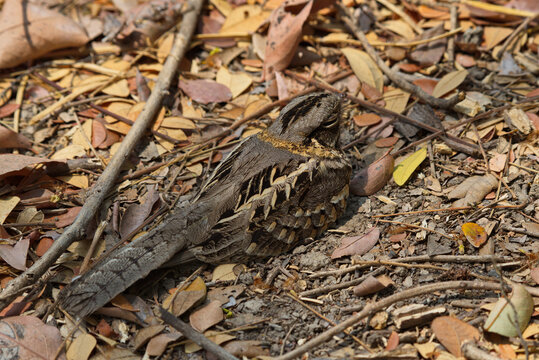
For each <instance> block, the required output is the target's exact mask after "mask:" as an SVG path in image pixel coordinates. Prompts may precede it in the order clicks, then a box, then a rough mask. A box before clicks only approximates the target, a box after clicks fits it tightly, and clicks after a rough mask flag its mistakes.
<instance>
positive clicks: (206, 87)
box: [180, 79, 232, 104]
mask: <svg viewBox="0 0 539 360" xmlns="http://www.w3.org/2000/svg"><path fill="white" fill-rule="evenodd" d="M180 88H181V89H182V90H183V91H185V93H186V94H187V95H188V96H189V97H190V98H191V99H193V100H195V101H197V102H199V103H201V104H209V103H214V102H225V101H229V100H230V99H231V98H232V92H231V91H230V89H229V88H228V87H226V86H225V85H223V84H219V83H218V82H215V81H213V80H183V79H182V80H180Z"/></svg>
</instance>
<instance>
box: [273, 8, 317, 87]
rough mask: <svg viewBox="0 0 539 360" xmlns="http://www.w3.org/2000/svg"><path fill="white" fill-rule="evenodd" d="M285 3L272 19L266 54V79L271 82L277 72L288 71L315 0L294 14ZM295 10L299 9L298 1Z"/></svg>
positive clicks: (275, 11) (274, 12) (274, 13)
mask: <svg viewBox="0 0 539 360" xmlns="http://www.w3.org/2000/svg"><path fill="white" fill-rule="evenodd" d="M287 5H289V4H288V3H286V2H284V3H283V4H281V6H279V7H278V8H277V9H275V10H274V11H273V12H272V14H271V17H270V26H269V30H268V40H267V43H266V54H265V59H264V79H266V80H271V79H273V77H274V74H275V72H276V71H283V70H284V69H286V67H287V66H288V64H290V61H292V58H293V57H294V54H295V53H296V49H297V47H298V45H299V42H300V40H301V34H302V29H303V23H305V21H306V20H307V17H308V16H309V14H310V12H311V9H312V7H313V0H309V1H304V2H303V8H300V11H299V12H297V13H296V14H294V13H293V12H292V11H293V9H289V8H287ZM295 5H296V6H295V7H294V9H298V6H297V5H301V4H298V1H296V4H295Z"/></svg>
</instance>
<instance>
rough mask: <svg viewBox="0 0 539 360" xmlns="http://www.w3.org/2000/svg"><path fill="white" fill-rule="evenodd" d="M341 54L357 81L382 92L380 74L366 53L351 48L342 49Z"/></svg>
mask: <svg viewBox="0 0 539 360" xmlns="http://www.w3.org/2000/svg"><path fill="white" fill-rule="evenodd" d="M342 53H343V54H344V56H346V59H347V60H348V62H349V63H350V66H351V67H352V70H353V71H354V74H355V75H356V76H357V77H358V79H359V80H361V81H362V82H364V83H366V84H368V85H370V86H372V87H373V88H375V89H376V90H378V91H379V92H383V86H384V79H383V75H382V72H381V71H380V69H379V68H378V65H376V64H375V63H374V61H372V59H371V58H370V57H369V55H368V54H367V53H366V52H364V51H361V50H357V49H353V48H344V49H342Z"/></svg>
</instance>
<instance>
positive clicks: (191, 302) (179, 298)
mask: <svg viewBox="0 0 539 360" xmlns="http://www.w3.org/2000/svg"><path fill="white" fill-rule="evenodd" d="M206 291H207V289H206V285H205V284H204V280H202V279H201V278H200V277H197V278H196V279H195V280H194V281H193V282H192V283H191V284H190V285H189V286H188V287H187V288H186V289H185V290H182V291H180V292H179V293H177V294H175V291H173V293H172V294H171V295H170V296H169V297H167V298H166V299H165V300H164V301H163V307H164V308H165V309H167V308H169V307H170V305H171V302H172V301H173V303H172V309H171V311H170V312H171V313H173V314H174V315H176V316H180V315H182V314H183V313H185V312H186V311H187V310H189V309H190V308H192V307H193V306H195V305H197V304H199V303H200V302H202V301H203V300H204V299H205V298H206Z"/></svg>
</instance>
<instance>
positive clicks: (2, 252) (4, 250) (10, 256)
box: [0, 237, 30, 271]
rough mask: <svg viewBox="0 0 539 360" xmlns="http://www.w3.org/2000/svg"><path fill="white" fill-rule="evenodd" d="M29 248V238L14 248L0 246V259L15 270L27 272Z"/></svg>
mask: <svg viewBox="0 0 539 360" xmlns="http://www.w3.org/2000/svg"><path fill="white" fill-rule="evenodd" d="M29 246H30V239H29V238H28V237H25V238H22V239H21V240H19V241H17V243H16V244H15V245H14V246H11V245H0V257H1V258H2V259H4V261H5V262H7V263H8V264H9V265H11V266H12V267H14V268H15V269H17V270H21V271H24V270H26V255H27V254H28V247H29Z"/></svg>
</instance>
